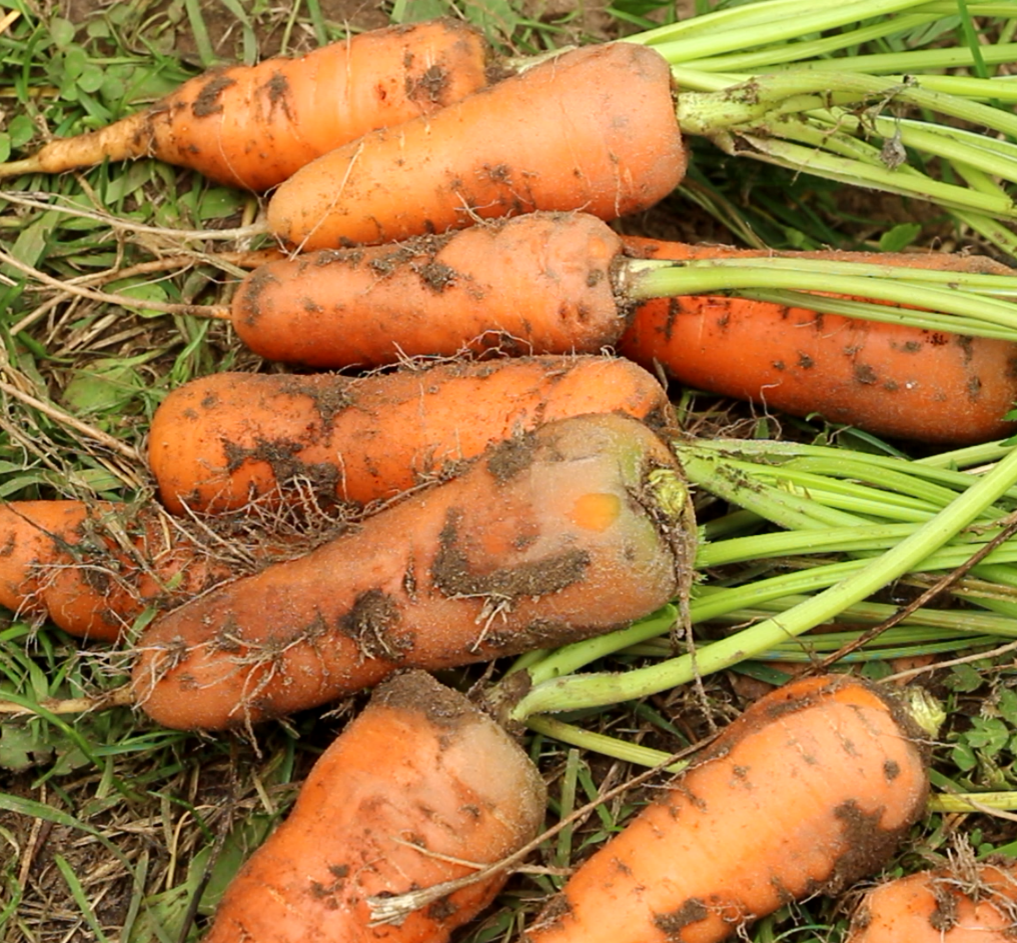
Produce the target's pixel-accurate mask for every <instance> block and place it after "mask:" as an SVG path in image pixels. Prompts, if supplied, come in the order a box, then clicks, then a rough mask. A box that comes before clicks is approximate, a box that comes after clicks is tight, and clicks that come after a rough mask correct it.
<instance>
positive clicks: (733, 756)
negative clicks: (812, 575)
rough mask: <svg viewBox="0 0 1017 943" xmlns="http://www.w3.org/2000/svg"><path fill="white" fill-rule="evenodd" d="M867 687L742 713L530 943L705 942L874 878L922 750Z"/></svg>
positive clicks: (804, 695) (570, 889) (897, 834)
mask: <svg viewBox="0 0 1017 943" xmlns="http://www.w3.org/2000/svg"><path fill="white" fill-rule="evenodd" d="M916 735H917V728H914V727H913V725H911V724H909V723H908V721H907V720H906V718H905V715H904V714H903V712H902V711H901V710H900V709H899V707H897V706H895V705H894V703H893V702H891V701H890V700H889V699H888V697H887V696H885V695H883V694H881V693H880V692H878V691H877V690H876V688H875V687H874V686H872V685H870V684H868V683H866V682H863V681H860V680H857V679H854V678H850V677H845V676H826V677H822V678H807V679H800V680H796V681H792V682H790V683H788V684H787V685H785V686H784V687H781V688H778V689H777V690H776V691H774V692H772V693H771V694H769V695H767V696H765V697H764V698H762V699H761V700H759V701H757V702H756V703H755V704H753V705H752V706H751V707H750V708H749V709H748V710H747V711H746V712H745V713H744V714H743V715H742V716H741V717H740V718H739V719H738V720H736V721H735V722H734V723H733V724H731V725H730V726H728V727H727V728H726V729H725V730H724V731H723V732H722V733H721V734H720V736H719V737H718V738H717V739H716V740H715V741H714V743H713V744H712V745H711V746H709V747H708V748H707V749H706V750H705V751H704V754H703V755H701V757H700V758H698V759H697V760H696V761H695V762H694V765H693V766H692V767H691V768H690V769H689V770H687V771H686V772H685V773H684V774H683V775H681V776H680V777H679V778H678V779H677V780H676V781H675V782H674V783H673V784H672V786H671V787H670V788H668V789H666V790H663V791H662V793H661V795H660V797H659V798H657V799H656V800H655V801H654V802H653V803H652V804H650V805H648V806H646V807H645V808H644V809H643V810H642V811H641V812H640V813H639V814H638V816H637V817H636V818H635V820H634V821H633V822H632V823H631V824H630V825H628V826H627V827H626V828H625V829H624V831H622V832H621V833H620V834H619V835H617V836H616V837H614V838H612V839H611V840H610V841H609V842H608V843H607V844H606V845H604V846H602V847H601V848H600V849H599V850H598V851H597V852H596V853H595V854H594V855H593V856H592V857H591V858H589V859H588V860H587V861H586V862H584V863H583V864H582V865H580V867H579V869H578V870H577V871H576V872H575V873H574V874H573V875H572V876H571V877H570V878H569V880H568V882H567V883H566V885H565V888H564V890H563V892H562V894H561V896H560V898H557V899H554V900H553V901H552V902H551V904H550V905H549V907H548V908H547V909H546V910H545V912H544V914H543V915H542V916H541V917H540V918H538V920H537V922H536V924H535V925H534V926H533V928H532V929H531V930H530V932H529V933H528V934H527V940H528V941H529V943H567V941H573V940H576V941H582V943H636V941H638V943H677V941H681V943H712V941H719V940H724V939H727V938H728V937H729V936H733V935H734V934H736V933H740V932H742V931H743V929H744V927H745V926H746V925H747V924H748V923H749V922H751V921H752V920H754V919H757V918H759V917H762V916H764V915H766V914H768V913H771V912H773V911H774V910H776V909H777V908H778V907H780V906H781V905H782V904H785V903H787V902H789V901H791V900H794V899H801V898H803V897H804V896H806V895H811V894H815V893H817V892H823V893H828V894H835V893H838V892H839V891H840V890H841V889H843V888H844V887H846V886H848V885H849V884H850V883H852V882H853V881H856V880H858V879H859V878H860V877H862V876H864V875H866V874H870V873H872V872H874V871H876V870H878V869H879V868H880V867H881V866H882V865H883V864H884V863H885V862H886V861H887V860H888V858H889V856H890V855H891V854H892V853H893V851H894V849H895V847H896V845H897V843H898V841H899V839H900V838H901V836H902V835H903V833H904V832H905V831H906V830H907V828H908V827H909V826H910V825H911V824H912V823H913V822H915V821H916V820H917V819H918V817H919V816H920V815H921V814H922V811H923V809H924V805H925V800H926V796H927V791H928V780H927V776H926V771H925V763H924V756H923V751H922V750H921V749H920V748H919V746H918V744H917V741H916V739H914V738H915V736H916Z"/></svg>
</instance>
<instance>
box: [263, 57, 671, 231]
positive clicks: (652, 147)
mask: <svg viewBox="0 0 1017 943" xmlns="http://www.w3.org/2000/svg"><path fill="white" fill-rule="evenodd" d="M685 162H686V156H685V151H684V147H683V144H682V137H681V134H680V132H679V130H678V121H677V117H676V114H675V104H674V101H673V98H672V94H671V75H670V70H669V67H668V64H667V62H666V61H665V60H664V58H663V57H662V56H661V55H660V54H659V53H657V52H656V51H654V50H652V49H650V48H647V47H643V46H638V45H635V44H632V43H611V44H606V45H600V46H586V47H583V48H580V49H577V50H573V51H570V52H564V53H561V54H560V55H556V56H554V57H553V58H551V59H549V60H548V61H545V62H543V63H541V64H539V65H535V66H532V67H531V68H529V69H527V70H525V71H524V72H522V73H520V74H518V75H514V76H511V77H509V78H507V79H505V80H503V81H501V82H498V83H496V84H495V85H491V86H488V87H487V88H484V89H481V90H480V91H479V92H477V93H475V94H473V95H470V96H468V97H466V98H464V99H462V100H461V101H459V102H455V103H453V104H452V105H450V106H449V107H448V108H445V109H443V110H442V111H440V112H438V113H436V114H435V115H433V116H430V117H427V118H419V119H414V120H413V121H409V122H406V123H405V124H402V125H399V126H398V127H397V128H390V129H388V130H385V129H381V130H378V131H372V132H370V133H369V134H366V135H364V137H363V138H361V139H360V140H358V141H356V142H353V143H351V144H348V145H345V146H343V147H340V148H337V149H336V150H334V151H332V152H331V153H329V154H327V155H325V156H324V157H321V158H319V159H318V160H316V161H313V162H312V163H310V164H308V165H307V166H305V167H303V168H302V169H301V170H299V171H298V172H297V173H295V174H294V175H293V176H292V177H291V178H290V179H289V180H287V181H286V182H285V183H284V184H282V185H281V186H280V187H279V189H278V190H277V191H276V192H275V194H274V195H273V197H272V199H271V202H270V203H269V207H268V222H269V228H270V229H271V230H272V231H273V232H274V233H276V235H278V236H279V237H280V238H282V239H283V240H285V241H287V242H289V243H291V244H292V245H295V246H298V247H300V248H301V249H315V248H336V247H340V246H345V245H350V244H369V243H384V242H394V241H397V240H401V239H405V238H407V237H409V236H416V235H423V234H427V233H443V232H445V231H447V230H449V229H458V228H462V227H465V226H468V225H470V224H471V223H473V222H474V221H475V220H477V219H478V218H481V217H484V218H491V217H496V216H505V215H516V214H519V213H527V212H531V211H532V210H537V209H540V210H579V209H581V210H584V211H586V212H588V213H592V214H593V215H595V216H599V217H601V218H603V219H614V218H615V217H617V216H622V215H626V214H630V213H637V212H640V211H642V210H644V209H646V208H647V207H649V206H651V205H653V204H654V203H656V202H657V201H658V200H660V199H661V198H663V197H664V196H666V195H667V194H668V193H670V192H671V191H672V190H673V189H674V188H675V187H676V186H677V185H678V183H679V182H680V181H681V179H682V177H683V175H684V171H685Z"/></svg>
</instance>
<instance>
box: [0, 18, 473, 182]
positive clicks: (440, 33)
mask: <svg viewBox="0 0 1017 943" xmlns="http://www.w3.org/2000/svg"><path fill="white" fill-rule="evenodd" d="M488 54H489V50H488V48H487V44H486V42H485V41H484V39H483V37H482V36H481V35H480V34H479V33H478V32H477V31H476V30H474V29H472V28H471V27H469V26H467V25H466V24H464V23H462V22H460V21H458V20H454V19H438V20H433V21H429V22H423V23H412V24H408V25H406V26H392V27H389V28H387V29H380V30H374V31H371V32H366V33H360V34H357V35H351V36H349V37H347V38H346V39H344V40H341V41H339V42H336V43H332V44H331V45H328V46H324V47H322V48H320V49H316V50H314V51H313V52H311V53H308V54H307V55H305V56H302V57H300V58H298V59H287V58H282V57H277V58H273V59H266V60H265V61H264V62H261V63H259V64H258V65H256V66H253V67H247V66H233V67H230V68H225V69H214V70H212V71H210V72H207V73H205V74H204V75H201V76H198V77H196V78H193V79H191V80H189V81H187V82H185V83H184V84H183V85H182V86H181V87H180V88H179V89H177V90H176V91H175V92H172V93H171V94H169V95H167V96H166V97H165V98H163V99H160V100H159V101H158V102H156V103H155V104H154V105H152V106H150V107H149V108H146V109H144V110H143V111H139V112H136V113H135V114H133V115H130V116H129V117H127V118H124V119H122V120H120V121H118V122H116V123H114V124H112V125H108V126H107V127H105V128H102V129H100V130H98V131H92V132H88V133H86V134H82V135H79V136H77V137H72V138H62V139H58V140H55V141H52V142H51V143H49V144H47V145H45V146H44V147H43V148H42V149H41V150H39V151H38V152H37V153H36V154H34V155H33V156H31V157H28V158H25V159H23V160H18V161H12V162H11V163H8V164H0V179H2V178H4V177H10V176H14V175H17V174H29V173H61V172H63V171H66V170H73V169H75V168H77V167H87V166H90V165H92V164H98V163H101V162H102V161H103V160H111V161H117V160H126V159H128V158H137V157H157V158H159V159H160V160H164V161H167V162H168V163H171V164H177V165H180V166H182V167H190V168H192V169H194V170H198V171H200V172H201V173H203V174H205V175H206V176H207V177H210V178H212V179H213V180H217V181H219V182H220V183H226V184H232V185H234V186H240V187H246V188H247V189H250V190H266V189H268V188H270V187H273V186H275V185H277V184H279V183H281V182H282V181H283V180H285V179H286V178H287V177H289V176H290V175H291V174H293V173H294V172H295V171H296V170H297V169H299V168H300V167H302V166H303V165H304V164H307V163H309V162H310V161H311V160H313V159H315V158H317V157H320V156H321V155H323V154H325V153H327V152H328V151H330V150H332V149H333V148H335V147H338V146H340V145H341V144H345V143H346V142H348V141H354V140H356V139H357V138H359V137H360V136H361V135H363V134H364V133H366V132H368V131H370V130H372V129H374V128H379V127H383V126H386V125H390V124H399V123H401V122H403V121H408V120H410V119H411V118H416V117H418V116H422V115H430V114H432V113H434V112H436V111H437V110H439V109H440V108H443V107H444V106H446V105H448V104H450V103H451V102H454V101H457V100H458V99H461V98H463V97H465V96H466V95H468V94H469V93H471V92H473V91H475V90H476V89H478V88H481V87H483V86H484V85H485V84H486V82H487V77H486V68H487V61H488Z"/></svg>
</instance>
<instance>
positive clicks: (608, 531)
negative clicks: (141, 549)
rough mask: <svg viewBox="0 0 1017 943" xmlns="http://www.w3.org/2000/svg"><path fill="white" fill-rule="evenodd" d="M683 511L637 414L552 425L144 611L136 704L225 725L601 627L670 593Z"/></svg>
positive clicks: (671, 466)
mask: <svg viewBox="0 0 1017 943" xmlns="http://www.w3.org/2000/svg"><path fill="white" fill-rule="evenodd" d="M689 514H690V512H689V511H688V509H687V505H686V503H685V490H684V487H683V485H682V484H681V479H680V477H679V473H678V470H677V467H676V464H675V459H674V456H673V455H672V453H671V452H670V450H669V449H668V447H667V446H666V445H665V444H664V442H663V441H662V440H661V439H659V438H658V437H657V436H656V434H655V433H654V432H653V431H652V430H651V429H649V427H648V426H646V425H644V424H643V423H641V422H640V421H639V420H637V419H633V418H632V417H630V416H624V415H620V414H595V415H590V416H582V417H573V418H569V419H562V420H559V421H557V422H552V423H546V424H545V425H542V426H541V427H539V428H538V429H537V430H536V431H535V432H533V433H528V434H526V435H523V436H519V437H515V438H512V439H510V440H508V441H506V442H503V443H498V444H496V445H494V446H493V447H491V448H490V449H488V450H487V451H486V452H484V453H483V454H482V455H481V456H478V457H477V458H476V459H474V460H473V461H472V462H471V463H470V464H469V465H468V467H467V468H466V470H465V471H464V472H463V474H462V475H460V476H459V477H458V478H454V479H452V480H450V481H447V482H444V483H442V484H440V485H436V486H435V487H432V488H429V489H426V490H424V491H421V492H419V493H417V494H413V495H410V496H409V497H407V498H406V499H405V500H403V501H402V502H400V503H398V504H396V505H394V506H392V507H389V508H386V509H384V510H382V511H379V512H378V513H377V514H375V515H373V516H371V517H368V518H367V519H365V520H364V521H363V523H362V524H361V525H360V527H359V528H358V529H357V530H355V531H353V532H351V533H347V534H345V535H343V536H340V537H339V538H337V539H335V540H333V541H331V542H329V543H325V544H323V545H322V546H320V547H319V548H318V549H316V550H315V551H313V552H312V553H310V554H308V555H307V556H304V557H300V558H297V559H294V560H291V561H289V562H286V563H282V564H278V565H274V566H269V567H266V568H265V569H264V570H262V571H261V572H260V573H258V574H257V575H254V576H250V577H245V578H243V579H239V580H235V581H234V582H232V583H229V584H227V585H225V586H223V587H220V588H219V589H217V590H214V591H212V592H210V593H206V594H205V595H204V596H202V597H201V598H199V599H196V600H195V601H193V602H191V603H189V604H187V605H185V606H182V607H180V608H178V609H175V610H174V611H173V612H171V613H168V614H167V615H166V616H164V617H162V618H160V619H157V620H155V621H154V622H152V623H151V624H150V625H149V626H148V628H147V629H146V630H145V632H144V634H143V635H142V637H141V639H140V640H139V642H138V652H139V658H138V661H137V663H136V666H135V669H134V675H133V685H134V691H135V700H136V702H137V703H138V704H139V705H140V706H141V707H142V708H143V709H144V710H145V711H146V712H147V713H148V714H149V715H150V716H151V717H153V718H154V719H155V720H157V721H158V722H159V723H162V724H164V725H166V726H171V727H179V728H196V727H202V728H212V729H214V728H222V727H227V726H231V725H232V726H237V725H243V724H245V723H253V722H255V721H259V720H261V719H264V718H269V717H274V716H280V715H284V714H288V713H291V712H293V711H296V710H300V709H303V708H306V707H313V706H317V705H320V704H324V703H326V702H328V701H332V700H334V699H336V698H338V697H342V696H344V695H346V694H351V693H354V692H356V691H358V690H360V689H362V688H365V687H369V686H371V685H374V684H376V683H377V682H378V681H380V680H381V679H382V678H384V677H386V676H388V675H389V674H391V673H392V672H393V671H395V670H397V669H399V668H411V667H418V668H427V669H438V668H442V667H449V666H454V665H461V664H467V663H471V662H477V661H485V660H490V659H492V658H495V657H498V656H500V655H506V654H513V653H518V652H522V651H526V650H528V649H531V648H543V647H546V646H554V645H559V644H562V643H564V642H566V641H572V640H577V639H581V638H585V637H589V636H592V635H597V634H599V633H602V632H605V631H609V630H610V629H613V628H616V627H618V626H620V625H624V624H627V623H628V622H630V621H631V620H633V619H637V618H640V617H642V616H644V615H646V614H647V613H649V612H652V611H653V610H655V609H657V608H659V607H660V606H662V605H663V604H664V603H666V602H667V601H669V600H670V599H672V598H673V597H674V596H676V595H677V594H678V593H679V590H680V587H681V586H682V585H684V584H683V583H682V579H683V578H684V577H685V576H687V573H688V569H687V568H688V565H689V560H690V559H691V549H690V546H691V545H690V541H691V540H692V537H691V536H690V535H691V534H693V530H691V529H689V528H684V527H683V526H682V524H683V523H684V521H685V520H686V518H687V516H688V515H689Z"/></svg>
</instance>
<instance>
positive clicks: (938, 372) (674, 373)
mask: <svg viewBox="0 0 1017 943" xmlns="http://www.w3.org/2000/svg"><path fill="white" fill-rule="evenodd" d="M626 246H627V249H628V251H629V252H630V253H631V254H633V255H635V256H639V257H643V258H655V259H676V260H695V259H712V258H738V257H752V256H759V255H766V254H767V253H759V252H749V251H747V250H734V249H729V248H724V247H701V246H687V245H684V244H680V243H669V242H660V241H654V240H646V239H638V238H634V237H628V238H626ZM775 255H777V256H780V257H783V258H795V257H797V258H803V259H829V260H831V261H845V262H871V263H875V264H881V265H888V266H889V265H893V266H906V267H911V268H928V269H940V270H952V271H958V272H960V271H967V272H970V273H981V274H986V275H1005V274H1011V270H1009V269H1007V268H1006V267H1004V266H1001V265H999V264H998V263H995V262H993V261H992V260H990V259H986V258H980V257H978V256H959V255H956V254H949V253H931V252H930V253H921V254H906V255H901V254H880V253H848V252H831V253H795V254H789V253H777V254H775ZM618 349H619V352H620V353H623V354H624V355H625V356H626V357H629V358H631V359H632V360H634V361H636V362H637V363H640V364H643V365H644V366H647V367H652V366H653V365H654V364H660V365H661V366H663V368H664V369H665V371H666V372H667V374H668V375H669V376H671V377H672V378H673V379H674V380H675V381H676V382H678V383H681V384H684V385H686V386H690V387H693V388H695V389H699V390H704V391H707V392H711V393H718V394H722V395H725V396H732V397H736V398H738V399H745V400H750V401H752V402H755V403H758V404H760V405H761V406H763V407H767V408H772V409H775V410H779V411H783V412H785V413H788V414H790V415H795V416H808V415H812V414H818V415H820V416H822V417H823V418H824V419H827V420H829V421H831V422H837V423H847V424H849V425H854V426H858V427H860V428H862V429H865V430H867V431H869V432H873V433H875V434H877V435H884V436H892V437H899V438H906V439H915V440H920V441H925V442H930V443H952V444H967V443H976V442H984V441H987V440H990V439H995V438H1000V437H1002V436H1004V435H1008V434H1010V433H1012V431H1013V429H1014V424H1013V423H1012V422H1007V421H1006V420H1005V419H1004V416H1005V415H1006V414H1007V412H1008V411H1009V410H1010V409H1011V408H1012V407H1013V404H1014V403H1015V401H1017V346H1015V345H1014V343H1013V342H1011V341H1009V340H1003V339H999V338H991V337H972V336H967V335H965V334H951V333H947V332H943V331H935V330H927V329H922V328H918V327H914V326H911V325H908V324H893V323H885V322H876V321H868V320H864V319H860V318H851V317H843V316H840V315H836V314H822V313H818V312H816V311H815V310H814V309H809V308H804V307H789V306H786V305H781V304H776V303H771V302H765V301H750V300H747V299H742V298H732V297H723V296H718V295H683V296H676V297H673V298H667V299H663V298H661V299H654V300H651V301H646V302H644V303H642V304H640V305H639V306H638V307H637V308H636V310H635V312H634V313H633V315H632V321H631V323H630V324H629V326H628V327H627V329H626V331H625V333H624V334H623V336H622V338H621V340H620V341H619V345H618Z"/></svg>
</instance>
